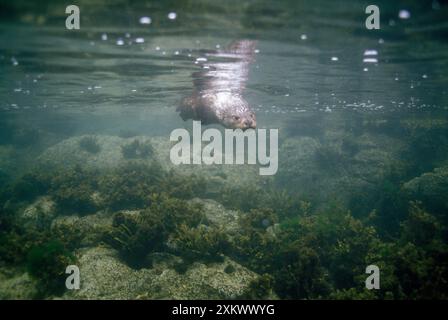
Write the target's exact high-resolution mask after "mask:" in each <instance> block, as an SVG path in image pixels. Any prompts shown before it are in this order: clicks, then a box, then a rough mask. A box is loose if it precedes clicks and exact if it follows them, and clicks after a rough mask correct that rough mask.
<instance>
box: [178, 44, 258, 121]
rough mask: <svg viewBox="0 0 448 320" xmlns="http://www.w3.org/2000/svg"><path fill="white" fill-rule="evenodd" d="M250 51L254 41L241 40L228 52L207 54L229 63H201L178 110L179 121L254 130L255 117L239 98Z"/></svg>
mask: <svg viewBox="0 0 448 320" xmlns="http://www.w3.org/2000/svg"><path fill="white" fill-rule="evenodd" d="M254 51H255V42H254V41H249V40H242V41H237V42H234V43H233V44H232V45H231V46H230V47H229V49H228V50H225V51H220V52H217V53H213V54H209V55H208V56H209V57H211V58H226V59H230V60H229V61H225V62H211V63H204V64H202V65H201V67H202V69H203V70H202V71H200V72H195V73H193V83H194V87H195V88H194V91H193V93H192V94H191V95H190V96H189V97H187V98H184V99H183V100H182V103H181V105H180V106H179V108H178V111H180V116H181V117H182V119H184V120H187V119H193V120H201V121H202V122H203V123H204V124H212V123H219V124H222V125H223V126H224V127H226V128H240V129H248V128H255V127H256V119H255V114H254V113H253V111H252V110H251V108H250V106H249V104H248V103H247V101H246V100H245V99H244V98H243V96H242V92H243V90H244V87H245V83H246V81H247V77H248V73H249V64H250V63H251V62H252V61H253V55H254Z"/></svg>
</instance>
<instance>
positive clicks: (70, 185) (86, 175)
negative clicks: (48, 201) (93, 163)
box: [49, 166, 98, 214]
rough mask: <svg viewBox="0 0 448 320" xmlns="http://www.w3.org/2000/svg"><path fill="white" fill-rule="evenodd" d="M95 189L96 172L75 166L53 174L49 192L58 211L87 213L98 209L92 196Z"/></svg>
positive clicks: (96, 188)
mask: <svg viewBox="0 0 448 320" xmlns="http://www.w3.org/2000/svg"><path fill="white" fill-rule="evenodd" d="M97 190H98V172H97V171H95V170H87V169H83V168H81V167H80V166H75V167H73V168H69V169H65V170H64V171H61V172H59V173H58V174H55V175H54V176H53V179H52V180H51V188H50V191H49V192H50V195H51V196H52V197H53V199H54V200H55V201H56V204H57V207H58V210H59V211H61V212H64V213H78V214H89V213H93V212H95V211H97V209H98V204H97V203H96V201H95V199H94V198H93V194H94V193H95V192H96V191H97Z"/></svg>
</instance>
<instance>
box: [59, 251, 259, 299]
mask: <svg viewBox="0 0 448 320" xmlns="http://www.w3.org/2000/svg"><path fill="white" fill-rule="evenodd" d="M170 259H172V257H171V258H170V257H169V255H165V258H162V259H159V261H157V260H155V261H157V262H155V263H154V264H153V267H152V268H151V269H140V270H135V269H132V268H130V267H128V266H127V265H126V264H124V263H123V262H121V261H120V259H119V257H118V253H117V252H116V251H115V250H112V249H109V248H106V247H95V248H89V249H85V250H82V251H81V252H80V253H79V260H78V266H79V268H80V277H81V288H80V289H79V290H73V291H67V292H66V294H65V295H64V296H63V298H65V299H232V298H236V297H239V296H241V295H243V294H244V293H245V292H246V291H247V290H249V288H250V284H251V283H252V281H255V280H257V279H258V277H259V276H258V275H257V274H256V273H254V272H252V271H249V270H248V269H246V268H244V267H242V266H241V265H239V264H238V263H236V262H234V261H232V260H231V259H229V258H225V260H224V261H223V262H221V263H212V264H207V265H205V264H202V263H194V264H193V265H192V266H191V267H190V268H189V269H188V270H187V271H186V272H185V273H184V274H179V273H177V272H176V271H175V270H174V269H171V268H170V267H169V263H168V262H167V260H170ZM229 266H231V268H229ZM229 269H231V272H229Z"/></svg>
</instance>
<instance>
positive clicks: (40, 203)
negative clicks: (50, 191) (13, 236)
mask: <svg viewBox="0 0 448 320" xmlns="http://www.w3.org/2000/svg"><path fill="white" fill-rule="evenodd" d="M55 216H56V204H55V202H54V201H53V200H52V199H51V197H48V196H43V197H39V198H37V199H36V200H35V201H34V202H33V203H32V204H30V205H29V206H28V207H26V208H25V210H23V212H22V216H21V217H22V218H23V220H24V221H25V224H26V225H34V226H37V227H43V226H45V225H49V224H50V223H51V220H52V219H53V218H54V217H55Z"/></svg>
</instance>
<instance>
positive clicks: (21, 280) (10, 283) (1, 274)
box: [0, 269, 38, 300]
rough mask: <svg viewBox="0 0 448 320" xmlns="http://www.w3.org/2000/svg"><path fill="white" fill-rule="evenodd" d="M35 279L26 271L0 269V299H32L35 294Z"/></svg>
mask: <svg viewBox="0 0 448 320" xmlns="http://www.w3.org/2000/svg"><path fill="white" fill-rule="evenodd" d="M37 292H38V290H37V281H36V280H34V279H32V278H31V277H30V275H29V274H28V273H26V272H25V273H17V272H16V271H14V270H9V269H1V270H0V300H17V299H26V300H29V299H33V298H34V297H35V296H36V294H37Z"/></svg>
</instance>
